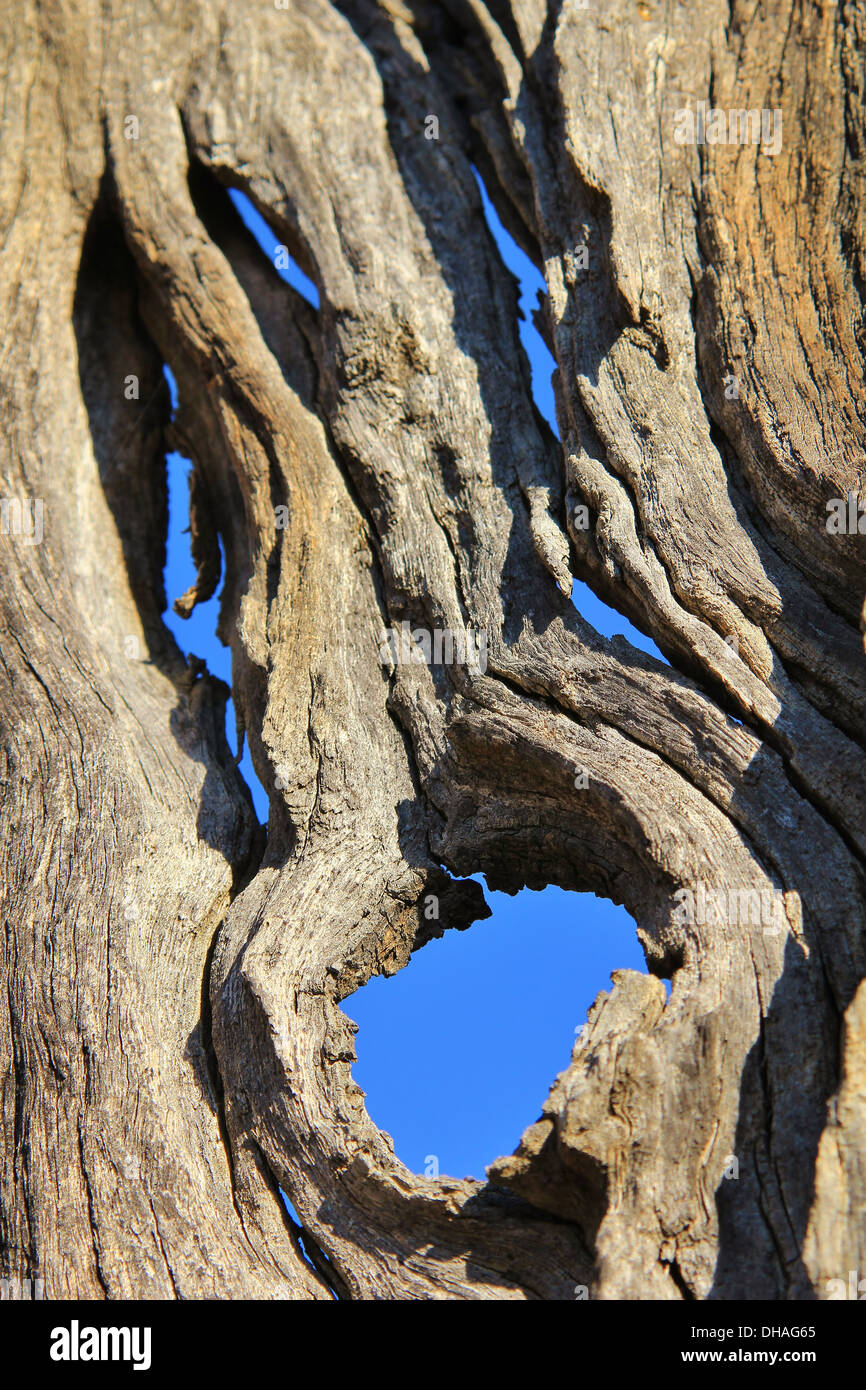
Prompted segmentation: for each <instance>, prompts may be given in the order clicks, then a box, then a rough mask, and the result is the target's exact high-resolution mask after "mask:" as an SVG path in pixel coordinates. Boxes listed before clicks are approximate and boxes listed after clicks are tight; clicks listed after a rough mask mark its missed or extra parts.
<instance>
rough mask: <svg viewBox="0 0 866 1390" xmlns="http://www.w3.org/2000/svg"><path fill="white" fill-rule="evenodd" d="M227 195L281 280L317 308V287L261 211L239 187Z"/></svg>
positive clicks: (231, 189) (230, 190) (232, 189)
mask: <svg viewBox="0 0 866 1390" xmlns="http://www.w3.org/2000/svg"><path fill="white" fill-rule="evenodd" d="M229 197H230V198H231V200H232V202H233V203H234V205H235V208H236V210H237V212H238V213H239V215H240V218H241V221H242V222H243V224H244V226H245V227H246V228H247V230H248V231H250V232H252V234H253V236H254V237H255V239H256V241H257V242H258V244H259V246H260V247H261V249H262V250H263V251H264V253H265V255H266V256H267V258H268V260H269V261H270V263H271V265H272V266H273V267H274V269H275V270H276V272H277V274H278V275H279V276H280V279H282V280H285V282H286V284H287V285H291V287H292V289H294V290H297V292H298V294H301V295H303V297H304V299H306V301H307V303H308V304H311V305H312V306H313V308H314V309H318V307H319V291H318V290H317V289H316V286H315V285H314V284H313V282H312V280H310V279H309V277H308V276H306V275H305V274H304V272H303V271H302V270H301V267H300V266H299V265H298V264H297V262H296V261H294V260H293V259H292V257H291V256H290V255H289V253H288V250H287V248H286V247H285V246H284V244H283V243H282V242H281V241H280V239H279V237H276V236H275V235H274V233H273V232H272V231H271V229H270V227H269V226H268V224H267V222H266V221H265V219H264V218H263V217H262V215H261V213H260V212H258V211H257V209H256V208H254V207H253V205H252V203H251V202H250V200H249V198H248V197H247V195H246V194H245V193H241V191H240V189H238V188H230V189H229ZM278 251H281V254H280V255H278V254H277V252H278Z"/></svg>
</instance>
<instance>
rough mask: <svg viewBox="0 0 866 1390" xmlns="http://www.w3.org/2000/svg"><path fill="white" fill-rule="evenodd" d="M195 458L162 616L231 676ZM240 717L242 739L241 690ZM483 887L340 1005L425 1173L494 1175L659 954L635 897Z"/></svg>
mask: <svg viewBox="0 0 866 1390" xmlns="http://www.w3.org/2000/svg"><path fill="white" fill-rule="evenodd" d="M479 186H480V187H481V185H480V183H479ZM481 194H482V199H483V201H484V209H485V214H486V216H487V221H488V226H489V227H490V230H491V232H492V233H493V236H494V239H495V241H496V244H497V247H498V249H499V252H500V255H501V256H502V259H503V261H504V263H505V264H506V265H507V267H508V268H509V270H511V271H512V272H513V274H515V275H516V276H517V278H518V281H519V283H520V287H521V299H520V305H521V311H522V315H523V317H522V320H521V322H520V326H519V328H520V337H521V341H522V343H523V346H524V349H525V350H526V353H527V356H528V358H529V363H530V369H531V373H532V385H533V394H534V397H535V400H536V403H537V405H538V408H539V410H540V411H541V413H542V415H544V417H545V419H547V421H548V423H549V424H550V425H551V427H552V429H553V430H554V432H556V418H555V414H554V408H553V392H552V388H551V382H550V375H551V372H552V370H553V359H552V358H551V356H550V354H549V352H548V351H547V348H546V347H545V346H544V343H543V342H542V340H541V338H540V336H539V334H538V332H537V331H536V329H535V327H534V326H533V324H532V320H531V309H532V308H533V307H534V305H535V302H536V294H537V291H538V290H541V289H543V286H544V282H543V280H542V277H541V276H540V275H539V273H538V271H537V270H536V269H535V267H534V266H533V265H532V263H531V262H530V261H529V259H528V258H527V257H526V256H525V255H524V254H523V252H521V251H520V249H519V248H518V247H517V246H516V245H515V243H514V242H513V241H512V240H511V238H510V237H509V236H508V235H507V233H506V232H505V231H504V229H503V228H502V226H501V224H500V223H499V220H498V218H497V217H496V213H495V212H494V210H493V208H492V206H491V204H490V202H489V199H488V198H487V195H486V193H485V191H484V189H483V187H481ZM231 196H232V200H233V202H234V204H235V207H236V208H237V210H238V212H239V213H240V215H241V217H242V218H243V220H244V222H245V223H246V225H247V226H248V227H249V229H250V230H251V231H252V233H253V235H254V236H255V237H256V240H257V241H258V243H259V245H260V246H261V247H262V250H263V252H264V253H265V254H266V255H267V256H268V258H269V260H270V261H271V263H272V264H273V263H274V255H275V251H276V248H277V244H278V243H277V238H276V237H274V235H273V233H272V232H271V231H270V229H269V227H268V226H267V223H266V222H265V221H264V219H263V218H262V217H261V216H260V215H259V214H258V213H257V212H256V211H255V209H254V208H253V207H252V205H251V204H250V203H249V201H248V200H247V199H246V198H244V196H243V195H242V194H240V193H237V192H235V191H233V192H232V195H231ZM280 273H281V274H282V275H283V278H284V279H285V280H287V281H288V282H289V283H290V284H292V285H294V287H295V288H296V289H298V290H299V291H300V292H301V293H302V294H304V296H305V297H306V298H308V299H309V300H310V302H311V303H312V304H314V305H316V306H317V305H318V293H317V291H316V288H315V286H314V285H312V284H311V282H310V281H309V280H308V279H307V278H306V276H304V275H303V273H302V272H301V270H300V269H299V268H298V267H297V266H296V265H295V264H294V263H293V262H291V261H289V264H288V265H287V266H286V267H285V268H283V269H281V270H280ZM166 375H167V377H168V380H169V386H170V389H171V392H172V401H173V403H174V404H176V400H177V392H176V387H175V384H174V381H173V379H172V378H171V374H170V373H169V372H168V371H167V372H166ZM188 472H189V463H188V461H187V460H186V459H183V458H182V457H181V456H180V455H179V454H170V455H169V456H168V477H169V536H168V562H167V565H166V595H167V598H168V609H167V611H166V614H165V621H166V622H167V624H168V626H169V627H170V628H171V630H172V632H173V633H174V635H175V637H176V638H177V641H178V643H179V644H180V646H181V648H182V650H183V651H184V652H187V653H189V652H193V653H195V655H196V656H200V657H203V658H204V659H205V660H206V661H207V664H208V668H209V669H210V670H211V671H212V672H214V673H215V674H216V675H218V676H221V677H222V678H223V680H225V681H226V682H228V683H229V684H230V683H231V656H230V653H229V650H228V648H226V647H223V646H222V645H221V644H220V643H219V642H218V640H217V638H216V635H215V629H216V623H217V616H218V611H219V595H216V596H215V597H214V598H212V599H211V600H210V601H209V602H208V603H206V604H201V605H199V606H198V607H197V608H196V609H195V610H194V612H193V615H192V617H191V618H189V619H188V620H184V619H182V618H178V617H177V616H176V615H175V614H174V613H173V612H172V609H171V605H172V603H173V601H174V599H175V598H177V597H178V596H179V595H180V594H182V593H183V592H184V591H185V590H186V589H187V588H188V587H189V585H190V584H191V583H192V582H193V579H194V569H193V565H192V561H191V558H190V551H189V536H188V535H186V534H185V533H184V532H185V528H186V527H187V525H188V492H187V476H188ZM572 602H574V603H575V605H576V606H577V607H578V608H579V610H580V612H581V613H582V614H583V616H584V617H585V618H586V619H587V621H588V622H590V623H591V624H592V625H593V627H595V628H596V630H597V631H598V632H600V633H602V634H603V635H604V636H606V637H612V636H614V635H615V634H617V633H621V634H622V635H624V636H626V637H627V638H628V639H629V640H630V641H631V642H632V643H634V645H635V646H636V647H640V648H641V650H643V651H647V652H650V653H651V654H652V655H654V656H657V657H659V658H660V659H663V658H661V656H660V653H659V652H658V650H657V648H656V647H655V645H654V643H652V642H651V641H650V640H649V639H648V638H646V637H644V636H643V635H642V634H641V633H639V632H637V631H636V629H635V628H633V627H632V625H631V624H630V623H629V622H628V620H627V619H625V618H624V617H622V616H621V615H620V614H619V613H616V612H615V611H614V610H613V609H611V608H608V607H607V606H606V605H605V604H604V603H602V602H601V601H600V600H599V599H597V598H596V597H595V595H594V594H593V593H592V590H591V589H589V588H588V586H587V585H585V584H583V583H581V582H580V581H576V582H575V585H574V589H573V591H572ZM227 732H228V737H229V742H230V744H231V746H232V749H233V750H234V751H236V747H235V730H234V713H233V709H232V706H231V704H229V709H228V717H227ZM241 772H242V773H243V775H244V777H245V779H246V781H247V784H248V785H249V787H250V789H251V792H252V796H253V802H254V805H255V808H256V812H257V814H258V816H259V819H260V820H261V821H262V822H263V823H264V822H265V821H266V820H267V816H268V807H267V800H266V797H265V794H264V791H263V789H262V787H261V785H260V784H259V782H258V780H257V778H256V776H255V773H254V772H253V768H252V764H251V762H250V757H249V753H248V752H246V751H245V753H244V757H243V760H242V762H241ZM481 881H482V882H483V880H481ZM485 894H486V897H487V901H488V903H489V905H490V907H491V908H492V911H493V916H492V917H491V918H490V919H488V920H487V921H484V922H476V923H475V924H474V925H473V926H472V927H470V928H469V930H468V931H465V932H456V931H449V932H446V933H445V935H444V937H443V938H442V939H441V940H439V941H432V942H430V943H429V944H428V945H427V946H425V947H424V948H423V949H422V950H421V951H419V952H418V953H417V954H416V955H415V956H414V957H413V958H412V960H411V961H410V963H409V965H408V966H407V967H406V968H405V969H404V970H401V971H399V972H398V974H397V975H395V976H394V977H393V978H392V979H389V980H386V979H384V978H382V977H379V978H377V979H373V980H371V981H370V982H369V983H368V984H367V985H365V986H364V988H363V989H361V990H358V991H357V992H356V993H355V994H353V995H352V996H351V997H350V998H349V999H347V1000H346V1001H345V1004H344V1006H343V1007H344V1009H345V1011H346V1013H347V1014H348V1015H349V1016H350V1018H353V1019H354V1020H355V1021H356V1022H357V1023H358V1024H359V1031H358V1035H357V1038H356V1046H357V1052H358V1061H357V1063H356V1064H355V1066H354V1068H353V1074H354V1077H355V1079H356V1081H357V1082H358V1084H359V1085H360V1086H362V1087H363V1089H364V1090H365V1091H366V1093H367V1109H368V1111H369V1113H370V1115H371V1117H372V1118H373V1120H375V1122H376V1123H377V1124H378V1125H379V1126H380V1127H381V1128H382V1129H385V1130H387V1131H388V1132H389V1133H390V1134H391V1136H392V1138H393V1139H394V1146H395V1151H396V1153H397V1155H398V1157H399V1158H401V1159H402V1160H403V1162H404V1163H406V1164H407V1165H408V1166H409V1167H410V1168H412V1169H413V1170H414V1171H415V1172H421V1173H423V1172H424V1171H425V1170H427V1171H430V1172H434V1171H438V1172H439V1173H442V1174H449V1175H451V1176H453V1177H466V1176H473V1177H483V1176H484V1169H485V1166H486V1165H487V1164H488V1163H491V1162H492V1161H493V1159H494V1158H497V1157H498V1156H499V1155H501V1154H505V1153H510V1152H511V1151H512V1150H513V1149H514V1148H515V1146H516V1144H517V1142H518V1140H519V1138H520V1135H521V1133H522V1131H523V1130H524V1129H525V1128H526V1126H527V1125H529V1124H531V1123H532V1122H533V1121H534V1120H536V1119H537V1118H538V1115H539V1113H540V1110H541V1105H542V1102H543V1101H544V1099H545V1097H546V1095H547V1092H548V1089H549V1087H550V1085H551V1083H552V1081H553V1079H554V1077H555V1075H556V1073H557V1072H559V1071H561V1070H563V1068H564V1067H566V1066H567V1065H568V1062H569V1059H570V1056H571V1049H572V1046H573V1043H574V1037H575V1032H576V1030H577V1029H578V1028H580V1027H581V1026H582V1024H583V1023H584V1022H585V1021H586V1011H587V1008H588V1007H589V1005H590V1004H591V1003H592V1001H593V999H594V998H595V997H596V995H597V994H598V992H599V990H602V989H607V988H609V984H610V972H611V970H616V969H620V968H623V967H630V968H631V969H633V970H645V969H646V966H645V964H644V959H643V952H642V951H641V949H640V947H639V945H638V942H637V937H636V935H635V927H634V922H633V921H632V919H631V917H630V916H629V915H628V913H627V912H626V911H625V909H624V908H620V907H615V906H614V905H613V904H612V903H610V902H607V901H606V900H604V899H600V898H596V897H595V896H594V895H593V894H591V893H565V892H563V891H562V890H561V889H559V888H554V887H549V888H547V889H545V890H544V891H543V892H540V893H534V892H531V891H530V890H529V889H524V890H523V892H521V893H518V894H516V895H515V896H513V897H509V896H508V895H507V894H504V893H492V892H490V891H488V890H487V889H486V888H485Z"/></svg>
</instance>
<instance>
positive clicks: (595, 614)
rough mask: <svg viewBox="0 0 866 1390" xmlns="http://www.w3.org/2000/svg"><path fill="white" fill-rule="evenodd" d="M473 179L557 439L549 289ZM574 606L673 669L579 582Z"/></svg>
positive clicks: (540, 401) (539, 400)
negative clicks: (544, 332)
mask: <svg viewBox="0 0 866 1390" xmlns="http://www.w3.org/2000/svg"><path fill="white" fill-rule="evenodd" d="M475 178H476V180H477V182H478V188H479V190H480V193H481V202H482V205H483V207H484V216H485V218H486V220H487V226H488V227H489V229H490V232H491V234H492V236H493V239H494V241H495V242H496V249H497V250H498V252H499V255H500V257H501V259H502V262H503V264H504V265H505V266H506V267H507V269H508V270H510V271H511V273H512V275H515V276H516V277H517V280H518V283H519V285H520V302H519V308H518V323H517V328H518V332H519V334H520V341H521V343H522V345H523V350H524V352H525V353H526V356H527V358H528V359H529V370H530V375H531V379H532V398H533V400H534V401H535V404H536V406H537V408H538V411H539V413H540V414H541V415H542V416H543V417H544V419H545V420H546V421H547V423H548V425H549V426H550V428H551V429H552V430H553V433H554V434H555V435H556V437H557V439H558V438H559V430H558V428H557V424H556V406H555V402H554V395H553V384H552V380H551V378H552V374H553V371H554V369H555V367H556V362H555V360H554V358H553V357H552V355H551V353H550V350H549V349H548V347H547V344H546V343H545V341H544V339H543V338H542V336H541V334H540V332H539V331H538V329H537V328H536V326H535V323H534V322H533V318H532V315H533V311H534V310H535V309H536V306H537V305H538V304H539V303H540V302H541V303H543V299H544V297H545V296H546V294H547V286H546V284H545V282H544V277H543V276H542V275H541V273H540V271H539V270H538V269H537V268H536V267H535V266H534V265H533V263H532V261H531V260H530V259H529V257H528V256H527V254H526V252H525V251H521V249H520V247H519V246H518V245H517V242H516V241H515V240H514V238H513V237H512V236H511V235H510V234H509V233H508V232H507V231H506V230H505V228H504V227H503V225H502V223H501V221H500V220H499V216H498V214H497V212H496V209H495V208H494V206H493V203H492V202H491V200H490V198H489V196H488V194H487V190H486V188H485V187H484V183H483V181H482V179H481V175H480V174H479V173H478V170H477V169H476V170H475ZM571 601H572V603H573V604H574V606H575V608H576V609H577V611H578V613H580V615H581V617H583V618H585V619H586V621H587V622H588V623H591V624H592V626H593V627H594V628H595V630H596V632H599V633H601V635H602V637H616V636H622V637H625V638H627V639H628V641H629V642H631V644H632V646H634V647H637V648H639V650H640V651H642V652H647V653H648V655H649V656H654V657H655V658H656V660H657V661H662V662H664V664H665V666H669V665H670V662H669V661H668V659H667V657H665V656H663V655H662V653H661V652H660V651H659V649H658V647H657V646H656V644H655V642H653V640H652V638H651V637H645V636H644V634H643V633H642V632H640V631H639V630H638V629H637V628H636V627H635V626H634V625H633V624H632V623H630V622H629V620H628V618H626V617H624V616H623V614H622V613H619V612H617V610H616V609H615V608H611V607H610V606H609V605H608V604H606V603H604V602H603V601H602V600H601V599H600V598H598V596H597V595H596V594H595V593H593V591H592V589H591V588H590V587H589V585H588V584H584V583H583V581H582V580H580V579H575V581H574V584H573V586H572V590H571Z"/></svg>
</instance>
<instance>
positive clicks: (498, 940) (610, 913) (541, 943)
mask: <svg viewBox="0 0 866 1390" xmlns="http://www.w3.org/2000/svg"><path fill="white" fill-rule="evenodd" d="M486 896H487V899H488V902H489V904H490V907H491V908H492V910H493V915H492V916H491V917H490V918H488V919H487V920H485V921H482V922H476V923H475V924H474V925H473V926H472V927H471V928H470V929H469V931H464V932H457V931H446V932H445V934H444V936H443V937H442V938H441V939H438V940H434V941H431V942H429V943H428V944H427V945H426V946H425V947H424V948H423V949H422V950H420V951H417V952H416V953H415V955H413V957H412V959H411V960H410V962H409V964H408V965H407V966H406V967H405V968H404V969H403V970H399V971H398V972H397V974H396V975H394V976H393V977H392V978H389V979H386V978H385V977H384V976H376V977H374V978H373V979H372V980H370V981H368V983H367V984H366V985H364V986H363V988H361V989H360V990H357V991H356V992H355V993H354V994H353V995H351V996H350V998H348V999H347V1000H346V1001H345V1003H344V1004H343V1008H344V1010H345V1012H346V1013H347V1014H348V1015H349V1017H350V1018H352V1019H354V1020H355V1022H356V1023H357V1024H358V1025H359V1030H358V1035H357V1039H356V1049H357V1056H358V1061H357V1062H356V1063H355V1065H354V1067H353V1076H354V1079H355V1080H356V1081H357V1083H358V1085H359V1086H361V1087H362V1088H363V1090H364V1091H365V1092H366V1096H367V1101H366V1104H367V1112H368V1114H369V1115H370V1117H371V1119H372V1120H373V1121H374V1122H375V1123H376V1124H377V1125H378V1126H379V1127H380V1128H381V1129H384V1130H385V1131H386V1132H387V1133H388V1134H390V1135H391V1138H392V1139H393V1141H394V1149H395V1152H396V1154H397V1156H398V1158H400V1159H401V1160H402V1161H403V1162H404V1163H405V1164H406V1166H407V1167H408V1168H411V1169H412V1170H413V1171H414V1172H417V1173H422V1174H426V1175H427V1176H430V1177H435V1176H437V1175H439V1174H447V1175H449V1176H451V1177H458V1178H462V1177H466V1176H472V1177H477V1178H482V1179H483V1176H484V1169H485V1166H486V1165H487V1164H489V1163H491V1162H492V1161H493V1159H494V1158H498V1157H499V1156H500V1155H503V1154H509V1153H511V1152H513V1150H514V1149H515V1147H516V1146H517V1144H518V1142H519V1140H520V1136H521V1135H522V1133H523V1131H524V1130H525V1129H526V1127H527V1126H528V1125H530V1124H532V1123H533V1122H534V1121H535V1120H536V1119H537V1118H538V1116H539V1114H540V1109H541V1103H542V1101H543V1100H544V1099H545V1098H546V1096H547V1093H548V1090H549V1088H550V1086H551V1085H552V1083H553V1080H554V1078H555V1076H556V1075H557V1073H558V1072H561V1071H563V1070H564V1069H565V1068H566V1067H567V1066H568V1065H569V1062H570V1060H571V1051H572V1048H573V1046H574V1042H575V1038H576V1035H577V1032H578V1030H579V1029H580V1028H581V1027H582V1026H583V1024H584V1023H585V1022H586V1013H587V1009H588V1008H589V1006H590V1005H591V1004H592V1002H593V1000H594V999H595V998H596V996H597V994H598V993H599V991H601V990H609V989H610V987H611V985H610V974H611V971H612V970H617V969H623V968H628V969H632V970H639V971H641V972H642V973H646V962H645V960H644V955H643V952H642V950H641V948H640V945H639V943H638V940H637V936H636V932H635V923H634V920H633V919H632V918H631V917H630V916H629V914H628V913H627V912H626V911H625V909H624V908H622V907H617V906H615V905H614V904H613V903H611V902H609V901H608V900H607V899H603V898H597V897H595V896H594V894H592V893H580V894H578V893H566V892H563V890H562V889H559V888H555V887H549V888H546V889H544V890H543V891H542V892H533V891H531V890H530V889H523V890H522V891H521V892H520V893H517V894H516V895H514V896H510V895H508V894H506V893H497V892H491V891H489V890H488V891H487V893H486Z"/></svg>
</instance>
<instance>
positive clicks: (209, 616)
mask: <svg viewBox="0 0 866 1390" xmlns="http://www.w3.org/2000/svg"><path fill="white" fill-rule="evenodd" d="M163 370H164V373H165V379H166V381H167V382H168V389H169V392H170V394H171V408H172V415H174V413H175V411H176V410H177V405H178V395H177V383H176V382H175V379H174V377H173V376H172V374H171V371H170V370H169V368H168V367H164V368H163ZM191 467H192V464H191V463H190V461H189V459H187V458H184V456H183V455H182V454H179V453H170V454H167V455H166V471H167V477H168V535H167V539H166V563H165V592H166V597H167V600H168V607H167V609H166V611H165V613H164V614H163V621H164V622H165V624H166V627H168V628H169V630H170V631H171V632H172V634H173V636H174V638H175V640H176V642H177V644H178V646H179V647H180V649H181V651H182V652H183V653H184V655H185V656H187V657H189V656H190V654H195V656H198V657H201V658H202V659H203V660H204V661H205V662H207V668H208V670H209V671H210V672H212V673H213V675H215V676H219V678H220V680H224V681H225V683H226V685H228V686H229V688H231V683H232V658H231V652H230V651H229V649H228V647H224V646H223V644H222V642H220V640H219V638H218V637H217V635H216V626H217V620H218V618H219V609H220V599H221V596H222V585H220V589H219V591H218V592H217V593H216V594H214V596H213V597H212V598H210V599H208V600H207V601H206V602H204V603H198V604H196V606H195V608H194V609H193V610H192V613H191V614H190V616H189V617H188V618H181V617H179V616H178V614H177V613H175V611H174V609H173V607H172V604H173V603H174V600H175V599H176V598H177V597H178V596H179V595H180V594H183V593H185V592H186V590H187V589H188V588H189V587H190V585H191V584H192V583H193V582H194V580H195V575H196V572H195V566H194V565H193V562H192V558H191V556H190V547H189V535H188V532H189V481H188V479H189V472H190V469H191ZM221 544H222V543H221V542H220V545H221ZM222 573H223V577H224V576H225V564H223V567H222ZM223 582H224V581H223ZM226 736H227V738H228V742H229V747H230V748H231V750H232V752H233V753H234V754H235V756H237V751H238V750H237V731H236V728H235V710H234V702H233V701H232V700H231V699H230V700H229V701H228V704H227V705H226ZM238 767H239V770H240V774H241V776H242V777H243V779H244V781H245V782H246V784H247V786H248V787H249V790H250V795H251V796H252V799H253V806H254V807H255V811H256V815H257V816H258V818H259V820H260V821H261V822H262V824H264V823H265V822H266V821H267V819H268V807H269V802H268V794H267V792H266V791H265V789H264V787H263V786H262V784H261V782H260V781H259V779H258V777H257V776H256V774H255V770H254V768H253V763H252V759H251V757H250V753H249V748H248V747H246V746H245V747H244V754H243V757H242V758H241V761H240V763H239V764H238Z"/></svg>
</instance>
